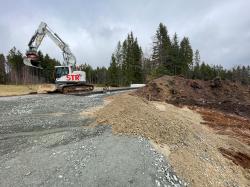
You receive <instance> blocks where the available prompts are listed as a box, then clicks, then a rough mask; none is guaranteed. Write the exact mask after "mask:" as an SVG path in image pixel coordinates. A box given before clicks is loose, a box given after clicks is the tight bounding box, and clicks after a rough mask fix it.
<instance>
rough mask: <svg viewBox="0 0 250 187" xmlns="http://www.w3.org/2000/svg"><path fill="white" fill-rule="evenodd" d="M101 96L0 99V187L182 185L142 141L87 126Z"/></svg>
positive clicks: (145, 142) (36, 96)
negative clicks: (91, 109) (90, 111)
mask: <svg viewBox="0 0 250 187" xmlns="http://www.w3.org/2000/svg"><path fill="white" fill-rule="evenodd" d="M103 97H105V96H103V95H95V96H87V97H81V96H67V95H57V94H53V95H27V96H17V97H1V98H0V186H4V187H7V186H88V187H89V186H150V187H151V186H184V184H183V182H182V181H181V180H180V179H179V178H178V177H177V176H176V174H175V173H174V172H173V171H172V169H171V167H170V166H169V164H168V163H167V161H166V160H165V159H164V157H163V156H162V155H160V154H158V153H157V152H156V151H155V150H154V149H153V148H152V147H151V145H150V144H149V142H148V141H147V140H146V139H144V138H141V137H131V136H130V137H128V136H122V135H120V136H117V135H113V134H112V132H111V128H110V127H109V126H108V125H105V126H96V127H94V128H92V127H88V126H89V125H90V124H92V123H95V119H92V118H86V117H84V116H81V115H80V112H82V111H84V110H85V109H87V108H89V107H93V106H98V105H101V104H103Z"/></svg>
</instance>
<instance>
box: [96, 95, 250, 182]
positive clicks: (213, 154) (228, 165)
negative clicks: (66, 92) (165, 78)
mask: <svg viewBox="0 0 250 187" xmlns="http://www.w3.org/2000/svg"><path fill="white" fill-rule="evenodd" d="M161 93H162V95H161V96H162V97H163V95H164V94H165V95H164V97H165V96H166V95H167V92H161ZM109 99H110V100H111V102H110V103H108V104H107V105H106V106H105V107H104V108H101V109H99V110H98V111H95V116H96V118H97V122H99V123H101V124H111V125H112V130H113V132H114V133H116V134H117V133H118V134H119V133H125V134H134V135H142V136H144V137H146V138H149V139H151V140H152V141H153V142H156V144H155V143H153V145H155V146H156V149H158V150H159V151H162V153H163V154H165V156H166V157H167V158H168V160H170V163H171V165H172V166H173V168H174V170H175V171H176V172H177V174H178V175H180V176H181V177H183V178H184V179H185V180H186V181H187V182H188V183H189V184H190V185H191V186H249V179H250V176H249V170H248V168H243V167H242V166H241V165H239V164H235V162H232V161H231V160H229V159H227V158H226V157H224V156H225V155H226V156H227V157H230V156H232V154H235V155H237V151H235V152H232V151H231V152H230V147H232V146H233V147H234V148H237V150H242V149H243V150H245V149H248V147H246V146H245V144H243V143H242V142H240V141H238V140H234V139H231V138H230V137H228V136H224V135H223V136H222V135H218V134H215V133H214V132H213V131H211V130H210V129H209V128H208V127H207V126H205V125H201V123H202V122H206V121H203V120H202V117H201V115H200V114H199V113H197V112H196V111H194V110H190V109H189V108H187V107H183V108H179V107H176V106H174V105H171V104H167V103H164V102H149V101H148V100H146V99H144V98H141V97H137V96H135V95H129V94H122V95H117V96H113V97H111V98H109ZM223 154H224V156H223ZM240 156H242V155H240ZM243 157H244V155H243Z"/></svg>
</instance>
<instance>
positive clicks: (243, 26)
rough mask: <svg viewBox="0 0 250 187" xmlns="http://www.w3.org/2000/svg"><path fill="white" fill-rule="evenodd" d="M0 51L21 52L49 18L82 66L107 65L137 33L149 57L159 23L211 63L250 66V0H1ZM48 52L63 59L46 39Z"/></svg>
mask: <svg viewBox="0 0 250 187" xmlns="http://www.w3.org/2000/svg"><path fill="white" fill-rule="evenodd" d="M0 7H1V9H0V53H4V54H7V53H8V51H9V50H10V49H11V48H12V47H13V46H16V48H18V49H19V50H20V51H21V52H25V50H26V49H27V43H28V41H29V40H30V37H31V36H32V35H33V34H34V32H35V30H36V29H37V27H38V25H39V23H40V22H41V21H44V22H46V23H47V24H48V25H49V26H50V28H52V29H53V30H54V31H55V32H56V33H57V34H58V35H59V36H60V37H61V38H62V39H63V40H64V41H65V42H66V43H68V44H69V46H70V48H71V50H72V51H73V53H74V54H75V56H76V57H77V62H78V64H81V63H85V62H87V63H89V64H91V65H92V66H94V67H96V66H103V65H104V66H108V64H109V62H110V56H111V53H112V52H113V51H114V49H115V47H116V45H117V42H118V41H119V40H123V39H124V38H126V36H127V33H128V32H130V31H133V32H134V35H135V36H136V37H137V38H138V41H139V44H140V45H141V46H142V49H143V51H144V53H145V55H150V52H151V48H152V37H153V35H154V34H155V31H156V29H157V27H158V25H159V23H160V22H162V23H164V24H165V25H166V26H167V28H168V31H169V34H170V35H171V37H172V35H173V34H174V32H176V33H177V34H178V36H179V40H180V39H181V38H182V37H183V36H187V37H189V38H190V42H191V45H192V47H193V49H194V50H195V49H199V51H200V53H201V58H202V60H204V61H205V62H207V63H209V64H222V65H223V66H225V67H227V68H230V67H233V66H234V65H238V64H241V65H250V0H210V1H201V0H175V1H171V0H126V1H124V0H105V1H104V0H103V1H101V0H89V1H87V0H85V1H84V0H68V1H62V0H42V1H34V0H33V1H32V0H16V1H13V0H5V1H4V0H0ZM40 49H41V50H42V52H43V53H48V54H49V55H50V56H52V57H54V58H57V59H59V60H62V54H61V51H60V50H59V48H57V47H56V46H55V44H54V43H53V42H52V41H50V40H49V39H48V38H46V39H45V40H44V41H43V43H42V44H41V46H40Z"/></svg>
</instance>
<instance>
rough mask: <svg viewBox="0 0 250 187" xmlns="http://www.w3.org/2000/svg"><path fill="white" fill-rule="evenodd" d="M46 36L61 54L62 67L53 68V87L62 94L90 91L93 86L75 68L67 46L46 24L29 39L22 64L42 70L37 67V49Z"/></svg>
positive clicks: (40, 26) (82, 73) (74, 60)
mask: <svg viewBox="0 0 250 187" xmlns="http://www.w3.org/2000/svg"><path fill="white" fill-rule="evenodd" d="M46 35H47V36H48V37H49V38H50V39H51V40H52V41H53V42H54V43H55V44H56V45H57V46H58V47H59V48H60V49H61V50H62V53H63V59H64V62H63V65H62V66H55V86H56V89H57V90H58V91H60V92H62V93H70V92H81V91H92V90H93V89H94V86H93V85H91V84H87V82H86V74H85V72H84V71H78V70H77V68H76V58H75V56H74V55H73V53H72V52H71V50H70V48H69V46H68V45H67V44H66V43H65V42H64V41H63V40H62V39H61V38H60V37H59V36H58V35H57V34H56V33H54V32H53V31H52V30H51V29H50V28H49V27H48V25H47V24H46V23H44V22H41V23H40V25H39V27H38V29H37V30H36V32H35V34H34V35H33V36H32V37H31V39H30V42H29V44H28V46H29V49H28V50H27V52H26V56H24V57H23V63H24V64H25V65H27V66H31V67H33V68H39V69H42V67H41V66H40V65H39V56H38V48H39V46H40V44H41V43H42V41H43V38H44V37H45V36H46Z"/></svg>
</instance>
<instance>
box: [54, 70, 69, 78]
mask: <svg viewBox="0 0 250 187" xmlns="http://www.w3.org/2000/svg"><path fill="white" fill-rule="evenodd" d="M55 73H56V78H60V77H62V76H64V75H68V74H69V68H68V67H56V72H55Z"/></svg>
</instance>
